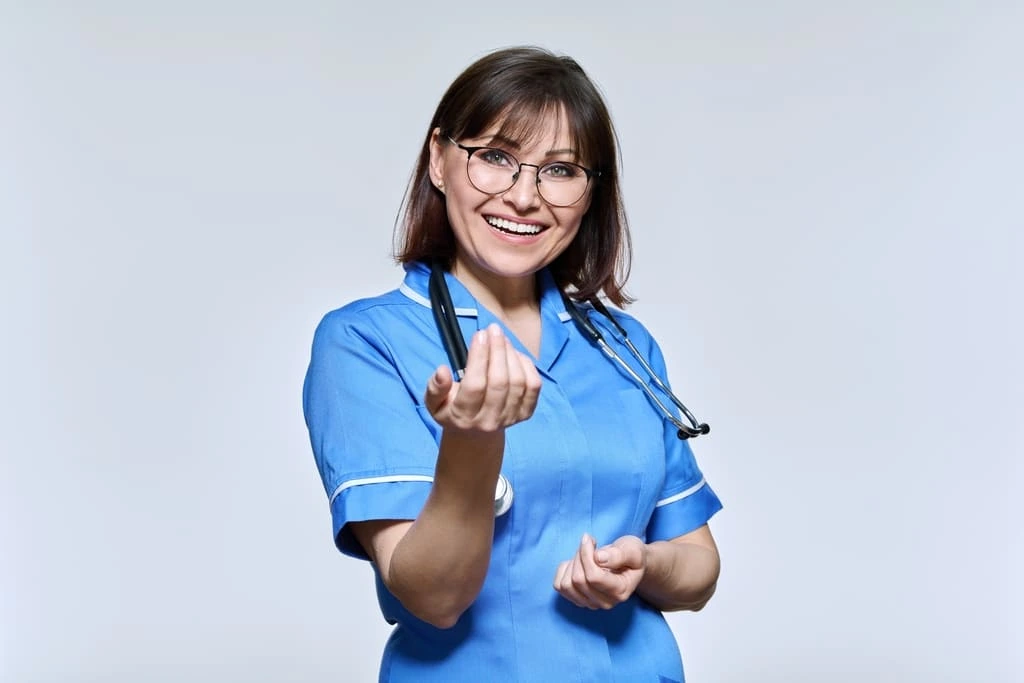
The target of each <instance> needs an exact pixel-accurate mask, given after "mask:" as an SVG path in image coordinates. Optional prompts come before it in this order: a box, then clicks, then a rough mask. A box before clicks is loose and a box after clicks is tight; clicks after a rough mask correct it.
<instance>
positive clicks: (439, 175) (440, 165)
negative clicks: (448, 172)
mask: <svg viewBox="0 0 1024 683" xmlns="http://www.w3.org/2000/svg"><path fill="white" fill-rule="evenodd" d="M445 146H446V145H445V144H444V141H443V140H442V139H441V129H440V128H435V129H434V130H433V131H432V132H431V133H430V182H432V183H433V184H434V187H436V188H437V189H439V190H441V192H444V167H445V153H444V152H445V149H444V148H445Z"/></svg>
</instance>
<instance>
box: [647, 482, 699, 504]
mask: <svg viewBox="0 0 1024 683" xmlns="http://www.w3.org/2000/svg"><path fill="white" fill-rule="evenodd" d="M706 483H707V482H706V481H704V477H701V478H700V481H698V482H697V483H696V484H694V485H693V486H691V487H690V488H688V489H686V490H685V491H680V492H679V493H677V494H675V495H674V496H669V497H668V498H662V499H661V500H659V501H658V502H657V503H655V504H654V507H656V508H660V507H661V506H662V505H668V504H670V503H674V502H676V501H677V500H682V499H683V498H686V497H687V496H692V495H693V494H695V493H697V491H699V490H700V489H701V487H702V486H704V484H706Z"/></svg>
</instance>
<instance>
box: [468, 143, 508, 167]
mask: <svg viewBox="0 0 1024 683" xmlns="http://www.w3.org/2000/svg"><path fill="white" fill-rule="evenodd" d="M476 156H477V158H479V159H480V161H483V162H484V163H486V164H487V165H489V166H497V167H499V168H512V167H514V166H515V165H516V161H515V159H513V158H512V155H511V154H509V153H508V152H503V151H502V150H500V149H495V148H494V147H484V148H483V149H480V150H477V152H476Z"/></svg>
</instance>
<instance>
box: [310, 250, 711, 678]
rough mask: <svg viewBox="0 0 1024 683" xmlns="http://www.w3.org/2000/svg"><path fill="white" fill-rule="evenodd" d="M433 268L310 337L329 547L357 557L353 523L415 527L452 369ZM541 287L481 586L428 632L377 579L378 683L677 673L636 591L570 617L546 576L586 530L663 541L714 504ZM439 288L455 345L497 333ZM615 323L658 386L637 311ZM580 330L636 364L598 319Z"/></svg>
mask: <svg viewBox="0 0 1024 683" xmlns="http://www.w3.org/2000/svg"><path fill="white" fill-rule="evenodd" d="M429 275H430V270H429V268H428V267H427V266H425V265H423V264H419V263H413V264H409V265H408V266H406V276H405V281H404V283H403V284H402V286H401V287H400V288H399V289H397V290H394V291H391V292H388V293H386V294H383V295H381V296H378V297H374V298H369V299H364V300H360V301H356V302H353V303H351V304H349V305H347V306H345V307H343V308H341V309H338V310H336V311H333V312H331V313H328V314H327V315H326V316H325V317H324V319H323V320H322V321H321V323H320V325H319V326H318V327H317V330H316V334H315V336H314V341H313V349H312V358H311V361H310V365H309V370H308V372H307V375H306V380H305V385H304V388H303V407H304V410H305V416H306V424H307V426H308V428H309V433H310V440H311V443H312V447H313V453H314V455H315V458H316V463H317V467H318V468H319V471H320V475H321V477H322V479H323V483H324V487H325V489H326V492H327V496H328V498H329V501H330V509H331V515H332V518H333V522H334V524H333V531H334V538H335V542H336V543H337V545H338V548H339V549H340V550H341V551H342V552H343V553H346V554H348V555H352V556H354V557H359V558H364V559H365V558H366V554H365V552H364V551H363V550H362V548H361V547H360V545H359V544H358V543H357V542H356V540H355V538H354V537H353V536H352V534H351V531H350V529H349V528H348V527H347V526H346V525H347V524H348V523H349V522H359V521H365V520H373V519H415V518H416V516H417V515H418V514H419V511H420V509H421V508H422V506H423V503H424V502H425V500H426V498H427V494H428V493H429V491H430V486H431V481H432V477H433V473H434V461H435V459H436V457H437V448H438V443H439V440H440V436H441V429H440V427H439V426H438V424H437V423H436V422H434V420H433V418H432V417H431V415H430V413H429V412H428V411H427V409H426V408H425V407H424V405H423V393H424V390H425V388H426V385H427V380H428V378H429V377H430V376H431V374H432V373H433V372H434V370H435V369H436V368H437V366H439V365H442V364H447V362H448V359H447V355H446V353H445V350H444V347H443V346H442V344H441V341H440V336H439V334H438V332H437V328H436V326H435V323H434V319H433V317H432V315H431V310H430V302H429V299H428V289H427V283H428V279H429ZM538 277H539V279H538V283H539V284H540V286H541V317H542V326H543V327H542V335H541V348H540V357H539V358H537V359H536V365H537V368H538V370H539V372H540V374H541V378H542V381H543V385H542V388H541V392H540V397H539V400H538V403H537V408H536V410H535V412H534V414H533V416H532V417H531V418H530V419H529V420H527V421H525V422H522V423H519V424H517V425H514V426H512V427H510V428H509V429H508V430H507V431H506V437H505V454H504V460H503V464H502V474H503V475H504V476H505V477H506V478H507V479H508V480H509V482H511V484H512V488H513V491H514V502H513V503H512V507H511V509H510V510H509V511H508V513H506V514H505V515H502V516H500V517H498V518H496V519H495V526H494V543H493V550H492V553H491V562H490V567H489V570H488V574H487V578H486V580H485V581H484V585H483V588H482V589H481V591H480V594H479V596H478V597H477V599H476V600H475V602H474V603H473V604H472V605H471V606H470V607H469V609H468V610H466V612H464V613H463V615H462V617H461V618H460V619H459V621H458V623H457V624H456V625H455V626H454V627H452V628H450V629H438V628H435V627H433V626H431V625H429V624H427V623H426V622H423V621H421V620H419V619H417V618H416V617H415V616H413V615H412V614H411V613H409V612H408V611H407V610H406V609H405V608H403V607H402V605H401V603H399V602H398V600H397V599H395V597H394V596H393V595H391V593H390V592H388V590H387V588H386V587H385V586H384V584H383V583H382V582H381V580H380V576H379V574H378V575H377V581H376V583H377V595H378V599H379V603H380V608H381V611H382V612H383V615H384V618H385V619H387V620H388V622H390V623H392V624H395V629H394V631H393V632H392V634H391V637H390V639H389V640H388V643H387V645H386V647H385V651H384V655H383V660H382V662H381V669H380V681H381V682H388V683H407V682H409V683H412V682H415V683H435V682H436V683H452V682H455V681H502V682H512V681H519V682H522V683H533V682H535V681H559V682H569V681H579V682H584V681H585V682H588V683H589V682H591V681H602V682H610V681H622V682H628V683H637V682H638V681H651V682H652V683H666V682H674V681H682V680H683V667H682V661H681V658H680V654H679V649H678V646H677V644H676V641H675V638H674V636H673V634H672V632H671V631H670V629H669V627H668V624H667V623H666V621H665V619H664V617H663V616H662V614H661V612H660V611H658V610H657V609H656V608H654V607H652V606H651V605H649V604H648V603H646V602H645V601H644V600H642V599H640V598H639V597H637V596H635V595H634V596H633V597H631V598H629V599H628V600H626V601H625V602H623V603H621V604H619V605H617V606H616V607H614V608H612V609H610V610H588V609H583V608H580V607H577V606H575V605H573V604H572V603H570V602H569V601H568V600H566V599H565V598H563V597H562V596H561V595H559V594H558V593H557V592H556V591H555V590H554V588H553V587H552V581H553V580H554V575H555V570H556V569H557V568H558V565H559V563H560V562H562V561H563V560H567V559H570V558H571V557H572V556H573V554H574V553H575V552H576V550H577V548H578V546H579V543H580V537H581V536H582V534H583V533H584V532H587V533H589V534H591V535H592V536H593V537H594V538H595V539H596V540H597V543H598V545H599V546H600V545H604V544H607V543H611V542H612V541H614V540H615V539H617V538H619V537H620V536H624V535H627V534H632V535H636V536H639V537H640V538H642V539H645V540H646V541H648V542H650V541H655V540H667V539H671V538H675V537H676V536H680V535H681V534H684V533H687V532H689V531H693V530H694V529H696V528H698V527H700V526H701V525H703V524H704V523H705V522H707V521H708V519H709V518H710V517H711V516H712V515H713V514H714V513H715V512H717V511H718V510H719V509H720V508H721V503H720V502H719V500H718V497H717V496H716V495H715V493H714V492H713V491H712V489H711V487H710V486H709V485H708V484H707V483H706V482H705V481H704V477H703V475H702V474H701V472H700V470H699V468H698V467H697V464H696V462H695V461H694V458H693V454H692V453H691V451H690V448H689V445H688V444H687V442H685V441H680V440H679V439H678V438H676V436H675V428H674V427H673V426H672V425H671V424H669V423H668V422H667V421H666V420H664V419H663V418H662V416H661V414H660V413H659V412H658V411H657V410H656V409H655V408H654V407H653V405H652V404H651V403H650V402H649V400H648V398H647V397H646V396H645V395H644V393H643V391H642V390H641V389H640V388H639V387H638V386H637V385H636V384H634V382H633V381H632V380H631V379H630V378H629V377H628V376H627V375H626V374H625V373H624V372H623V371H622V370H621V369H619V368H618V367H617V366H616V365H615V364H614V363H613V362H611V361H610V359H608V358H607V357H606V356H605V355H604V354H603V353H602V352H601V351H600V350H599V349H598V348H597V347H596V346H594V345H593V344H592V343H591V342H590V341H589V340H588V339H587V338H586V337H584V336H583V335H582V334H581V333H580V332H579V330H577V329H576V326H575V324H574V323H573V322H572V320H571V319H570V318H569V315H568V313H567V312H566V310H565V305H564V304H563V302H562V300H561V297H560V295H559V292H558V289H557V287H556V286H555V284H554V281H553V278H552V277H551V275H550V274H549V273H548V272H546V271H542V272H541V273H540V274H539V276H538ZM446 279H447V282H448V286H449V288H450V289H451V293H452V300H453V303H454V305H455V308H456V313H457V314H458V317H459V323H460V326H461V327H462V331H463V334H464V335H465V336H466V338H467V339H468V338H469V336H470V335H471V334H472V333H473V332H475V331H476V330H477V329H483V328H485V327H487V326H488V325H489V324H490V323H492V322H497V323H498V324H499V325H500V324H501V322H500V321H499V320H498V319H497V318H496V317H495V316H494V315H493V314H492V313H490V312H489V311H487V310H486V309H484V308H483V307H482V306H480V305H478V304H477V302H476V300H475V299H474V298H473V297H472V295H470V293H469V292H468V291H467V290H466V288H465V287H463V286H462V284H461V283H459V281H458V280H456V279H455V278H453V277H452V276H451V275H450V274H446ZM614 315H615V316H616V319H617V320H618V321H619V322H620V324H621V325H622V326H623V327H624V328H625V329H626V330H627V332H628V333H629V337H630V339H631V340H632V341H633V343H634V344H635V345H636V346H637V348H638V349H639V350H640V352H641V353H643V354H645V355H646V356H647V358H648V360H649V362H650V363H651V365H652V366H653V368H654V369H655V371H656V372H658V374H659V376H660V377H662V378H663V379H664V378H665V364H664V359H663V358H662V354H661V351H660V350H659V348H658V346H657V344H656V343H655V342H654V340H653V339H652V338H651V336H650V335H649V334H648V332H647V331H646V330H645V329H644V328H643V327H642V326H641V325H640V324H639V323H638V322H637V321H636V320H634V319H633V318H632V317H630V316H628V315H626V314H624V313H621V312H618V311H616V312H614ZM591 319H592V320H593V321H594V322H595V324H598V325H600V326H601V327H602V331H603V332H604V334H605V337H606V338H607V339H608V340H609V343H612V344H615V345H616V350H619V351H620V352H621V354H622V356H623V357H624V358H626V359H627V361H634V360H635V359H633V358H632V357H631V356H629V354H628V351H626V350H625V349H624V348H619V347H620V346H621V345H620V344H618V342H616V341H614V340H615V339H616V335H615V334H614V333H613V332H612V331H611V330H610V329H608V328H610V325H607V324H606V323H602V316H600V315H596V314H595V315H592V316H591ZM605 330H607V331H605ZM506 334H508V335H509V336H510V338H512V339H513V344H515V345H516V347H517V348H518V350H519V351H522V352H524V353H528V352H527V351H526V350H525V349H524V348H523V347H522V346H521V345H520V344H519V343H518V341H517V340H515V339H514V337H512V335H511V334H510V333H509V332H508V331H507V329H506ZM636 365H637V366H638V367H637V368H636V369H637V370H638V372H640V374H641V376H645V375H644V372H643V370H642V368H640V367H639V364H636ZM453 533H457V531H456V530H453Z"/></svg>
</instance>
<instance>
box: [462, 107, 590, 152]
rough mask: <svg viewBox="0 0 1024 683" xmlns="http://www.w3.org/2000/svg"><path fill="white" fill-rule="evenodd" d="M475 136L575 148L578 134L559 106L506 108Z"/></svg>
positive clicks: (512, 143) (519, 144)
mask: <svg viewBox="0 0 1024 683" xmlns="http://www.w3.org/2000/svg"><path fill="white" fill-rule="evenodd" d="M476 137H479V138H483V139H488V140H497V141H501V142H503V143H505V144H508V145H510V146H512V147H515V148H517V149H523V150H531V149H540V148H543V150H544V151H548V150H556V149H557V150H578V149H579V144H578V136H576V135H575V134H574V131H573V130H572V129H571V125H570V122H569V117H568V116H566V113H565V109H564V108H563V107H561V106H558V108H557V109H555V108H553V107H552V108H547V109H545V110H541V111H533V112H530V111H523V110H518V111H517V110H515V109H510V110H509V111H507V112H505V113H503V114H502V115H500V116H498V117H497V119H495V120H494V121H492V122H491V124H490V125H487V126H485V127H484V129H483V130H482V131H481V132H480V133H479V135H477V136H476Z"/></svg>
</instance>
